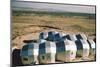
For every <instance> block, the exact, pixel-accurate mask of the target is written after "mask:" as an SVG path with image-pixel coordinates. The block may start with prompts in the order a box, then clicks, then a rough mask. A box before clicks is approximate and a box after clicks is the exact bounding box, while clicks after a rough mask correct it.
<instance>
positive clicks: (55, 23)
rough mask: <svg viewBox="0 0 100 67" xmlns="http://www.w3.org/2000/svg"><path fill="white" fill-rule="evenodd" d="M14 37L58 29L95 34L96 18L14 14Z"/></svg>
mask: <svg viewBox="0 0 100 67" xmlns="http://www.w3.org/2000/svg"><path fill="white" fill-rule="evenodd" d="M12 19H13V20H12V22H13V23H12V25H13V29H12V34H13V37H12V39H15V38H16V37H17V36H21V35H24V34H28V33H32V32H33V33H36V32H41V31H44V30H50V29H56V30H62V31H65V32H73V33H76V32H83V33H86V34H95V20H94V19H86V18H82V17H81V18H77V17H60V16H58V17H57V16H56V17H55V16H49V15H44V16H12Z"/></svg>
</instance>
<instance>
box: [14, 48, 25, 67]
mask: <svg viewBox="0 0 100 67" xmlns="http://www.w3.org/2000/svg"><path fill="white" fill-rule="evenodd" d="M15 66H23V64H22V62H21V57H20V49H14V50H13V52H12V67H15Z"/></svg>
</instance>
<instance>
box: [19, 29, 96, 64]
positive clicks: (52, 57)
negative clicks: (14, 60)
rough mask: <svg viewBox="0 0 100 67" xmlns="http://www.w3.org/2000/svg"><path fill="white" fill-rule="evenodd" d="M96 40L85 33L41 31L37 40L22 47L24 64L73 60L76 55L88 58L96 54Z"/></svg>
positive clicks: (21, 54)
mask: <svg viewBox="0 0 100 67" xmlns="http://www.w3.org/2000/svg"><path fill="white" fill-rule="evenodd" d="M95 49H96V47H95V42H94V41H93V40H90V39H88V38H87V37H86V35H85V34H65V33H63V32H57V31H49V32H41V33H40V35H39V39H38V40H37V41H36V42H34V41H33V42H30V43H26V45H24V46H23V48H22V49H21V53H20V56H21V59H22V63H23V64H26V65H27V64H29V65H30V64H48V63H56V62H57V61H60V62H72V61H73V60H74V59H76V57H80V58H87V57H88V56H89V55H90V54H94V55H95Z"/></svg>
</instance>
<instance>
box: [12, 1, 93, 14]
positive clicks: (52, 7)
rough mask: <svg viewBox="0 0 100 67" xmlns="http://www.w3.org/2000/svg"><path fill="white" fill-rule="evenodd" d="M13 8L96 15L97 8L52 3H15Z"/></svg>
mask: <svg viewBox="0 0 100 67" xmlns="http://www.w3.org/2000/svg"><path fill="white" fill-rule="evenodd" d="M12 7H25V8H32V9H37V10H48V11H58V12H81V13H95V6H83V5H81V6H80V5H67V4H66V5H64V4H51V3H36V2H19V1H17V2H16V1H13V2H12Z"/></svg>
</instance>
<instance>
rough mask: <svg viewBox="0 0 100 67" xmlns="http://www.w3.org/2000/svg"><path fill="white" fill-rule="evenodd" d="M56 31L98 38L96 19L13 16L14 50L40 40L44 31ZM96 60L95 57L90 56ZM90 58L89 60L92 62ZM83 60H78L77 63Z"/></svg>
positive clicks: (46, 15) (84, 17)
mask: <svg viewBox="0 0 100 67" xmlns="http://www.w3.org/2000/svg"><path fill="white" fill-rule="evenodd" d="M50 30H56V31H58V32H64V33H67V34H78V33H84V34H85V35H86V36H87V37H88V39H95V38H96V22H95V19H91V18H87V16H63V15H62V16H60V15H57V16H55V15H52V14H51V15H48V14H44V15H38V14H33V15H12V33H11V34H12V39H11V40H12V44H11V46H12V49H13V48H14V47H16V48H17V49H21V48H22V46H23V45H25V43H24V42H23V40H32V39H38V38H39V37H38V36H39V33H40V32H43V31H50ZM89 57H90V58H92V60H94V56H89ZM90 58H88V60H91V59H90ZM80 59H81V60H82V58H77V60H74V61H75V62H76V61H79V60H80Z"/></svg>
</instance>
